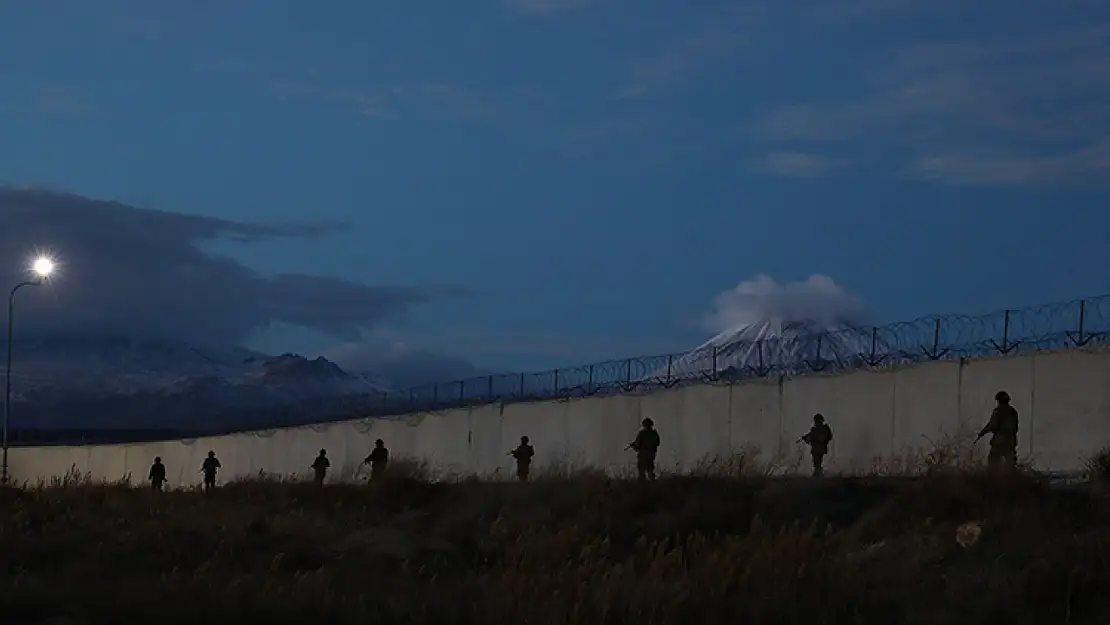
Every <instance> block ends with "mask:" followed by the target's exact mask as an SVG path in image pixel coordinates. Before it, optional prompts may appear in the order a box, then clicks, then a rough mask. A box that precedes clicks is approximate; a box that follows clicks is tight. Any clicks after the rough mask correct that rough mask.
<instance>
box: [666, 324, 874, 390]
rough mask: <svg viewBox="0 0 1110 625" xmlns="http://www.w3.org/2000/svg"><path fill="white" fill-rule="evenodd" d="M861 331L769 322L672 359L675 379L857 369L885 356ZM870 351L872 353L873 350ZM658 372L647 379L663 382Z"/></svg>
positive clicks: (720, 336) (738, 330)
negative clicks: (826, 368)
mask: <svg viewBox="0 0 1110 625" xmlns="http://www.w3.org/2000/svg"><path fill="white" fill-rule="evenodd" d="M873 338H874V337H873V335H872V334H871V333H870V332H868V331H865V330H862V329H859V328H856V327H853V326H850V325H848V324H846V323H840V322H832V323H820V322H817V321H814V320H812V319H797V320H788V319H783V318H778V317H776V318H769V319H765V320H763V321H760V322H757V323H752V324H749V325H745V326H742V327H739V328H734V329H729V330H726V331H724V332H721V333H720V334H718V335H716V336H714V337H713V338H711V339H709V340H708V341H706V342H705V343H703V344H701V345H699V346H698V347H696V348H694V349H692V350H690V351H689V352H687V353H686V354H684V355H683V356H682V357H680V358H677V359H675V360H674V361H673V362H672V363H671V366H670V375H671V376H673V377H688V376H692V375H696V374H699V373H705V374H709V373H711V372H713V371H714V370H716V372H717V373H718V374H722V375H726V376H727V375H730V374H731V375H736V376H743V375H752V374H765V373H769V372H772V371H773V372H777V373H793V372H798V371H805V370H818V369H821V368H822V367H824V366H828V365H833V364H840V365H858V364H860V363H861V361H865V360H866V359H868V358H870V356H871V355H872V352H873V351H874V354H875V355H877V356H881V355H883V354H885V353H887V352H888V351H889V350H888V348H887V346H886V345H885V344H883V343H882V342H881V340H878V341H875V342H874V345H873ZM873 348H874V350H873ZM666 374H667V371H665V370H663V371H656V372H653V373H652V374H651V376H649V377H659V376H665V375H666Z"/></svg>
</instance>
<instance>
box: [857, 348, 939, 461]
mask: <svg viewBox="0 0 1110 625" xmlns="http://www.w3.org/2000/svg"><path fill="white" fill-rule="evenodd" d="M851 375H865V374H860V373H856V374H851ZM893 376H894V419H893V421H894V436H893V439H894V440H893V446H892V447H893V449H894V454H899V453H902V452H903V451H905V450H908V449H920V448H922V447H927V446H929V445H932V444H935V443H937V441H938V440H940V439H941V438H943V437H944V436H945V435H946V434H950V433H952V431H953V429H954V428H956V427H957V425H958V423H957V422H958V415H959V412H960V401H959V393H960V364H959V363H958V362H955V361H938V362H929V363H924V364H920V365H917V366H913V367H906V368H903V369H898V370H896V371H895V372H893Z"/></svg>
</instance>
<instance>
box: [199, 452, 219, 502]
mask: <svg viewBox="0 0 1110 625" xmlns="http://www.w3.org/2000/svg"><path fill="white" fill-rule="evenodd" d="M221 466H223V465H221V464H220V460H219V459H218V458H216V452H214V451H210V452H208V457H207V458H205V459H204V463H203V464H202V465H200V470H201V472H202V473H204V492H206V493H207V492H208V491H210V490H212V489H213V488H215V487H216V471H219V470H220V467H221Z"/></svg>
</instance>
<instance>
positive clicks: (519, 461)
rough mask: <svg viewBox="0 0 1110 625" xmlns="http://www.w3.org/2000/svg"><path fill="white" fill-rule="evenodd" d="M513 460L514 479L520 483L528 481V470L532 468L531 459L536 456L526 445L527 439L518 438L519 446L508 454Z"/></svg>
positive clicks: (523, 437)
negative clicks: (514, 461) (514, 460)
mask: <svg viewBox="0 0 1110 625" xmlns="http://www.w3.org/2000/svg"><path fill="white" fill-rule="evenodd" d="M509 454H510V455H512V457H513V458H516V477H517V479H518V480H520V481H521V482H527V481H528V469H529V468H530V467H531V466H532V457H533V456H535V455H536V450H535V449H532V446H531V445H529V444H528V437H527V436H521V437H520V445H519V446H518V447H517V448H516V449H514V450H512V451H510V452H509Z"/></svg>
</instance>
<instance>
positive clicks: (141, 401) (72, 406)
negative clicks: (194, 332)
mask: <svg viewBox="0 0 1110 625" xmlns="http://www.w3.org/2000/svg"><path fill="white" fill-rule="evenodd" d="M13 348H14V356H15V359H14V362H13V365H12V397H13V400H14V402H15V403H16V405H15V406H14V407H13V409H14V415H13V425H14V426H15V427H24V428H53V427H76V426H80V427H86V428H89V427H144V428H151V427H155V428H156V427H215V426H224V425H226V426H228V427H236V426H239V425H241V426H243V427H247V426H253V425H265V423H266V422H267V419H269V420H273V419H274V418H275V415H279V414H280V415H283V417H282V418H286V419H301V418H303V419H304V420H305V421H311V419H312V417H313V416H318V417H319V416H330V415H331V413H335V412H337V411H338V412H346V411H357V410H358V409H359V407H360V406H363V405H369V404H370V403H372V401H373V399H372V398H373V397H377V396H379V395H380V393H381V392H383V391H388V390H390V389H389V388H388V386H387V385H385V384H383V383H382V382H380V381H378V380H372V379H367V378H365V377H363V376H360V375H357V374H356V375H352V374H348V373H347V372H345V371H343V370H342V369H340V368H339V367H338V366H337V365H335V364H334V363H332V362H330V361H328V360H327V359H324V358H316V359H313V360H310V359H307V358H303V357H301V356H297V355H294V354H283V355H280V356H269V355H266V354H262V353H259V352H255V351H252V350H248V349H245V348H241V347H236V346H197V345H192V344H189V343H185V342H182V341H172V340H134V339H130V338H128V337H120V336H58V335H54V336H48V337H33V338H29V339H24V340H21V341H17V342H16V343H15V344H14V345H13Z"/></svg>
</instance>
